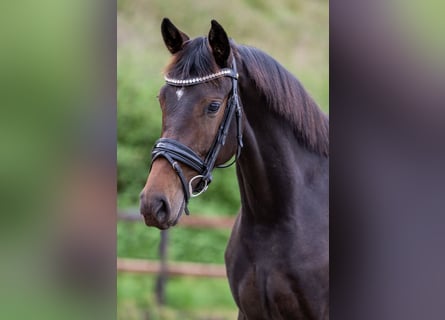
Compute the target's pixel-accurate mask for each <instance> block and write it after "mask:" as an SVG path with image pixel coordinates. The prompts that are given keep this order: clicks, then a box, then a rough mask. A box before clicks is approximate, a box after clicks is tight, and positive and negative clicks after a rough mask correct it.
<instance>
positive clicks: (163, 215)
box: [154, 198, 169, 223]
mask: <svg viewBox="0 0 445 320" xmlns="http://www.w3.org/2000/svg"><path fill="white" fill-rule="evenodd" d="M154 209H155V210H154V214H155V216H156V220H158V222H159V223H164V222H166V220H167V219H168V216H169V207H168V204H167V201H166V200H165V199H164V198H159V199H157V203H156V206H154Z"/></svg>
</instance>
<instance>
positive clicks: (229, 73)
mask: <svg viewBox="0 0 445 320" xmlns="http://www.w3.org/2000/svg"><path fill="white" fill-rule="evenodd" d="M222 77H231V78H234V79H238V73H237V72H236V70H232V69H229V68H224V69H222V70H221V71H219V72H216V73H212V74H209V75H207V76H204V77H198V78H192V79H184V80H178V79H172V78H169V77H167V76H165V77H164V79H165V82H166V83H167V84H169V85H172V86H176V87H187V86H194V85H195V84H199V83H204V82H209V81H212V80H215V79H218V78H222Z"/></svg>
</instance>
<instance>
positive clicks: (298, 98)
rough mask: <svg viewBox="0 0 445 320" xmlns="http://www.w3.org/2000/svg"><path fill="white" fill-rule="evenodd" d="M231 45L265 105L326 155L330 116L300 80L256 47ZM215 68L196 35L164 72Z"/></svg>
mask: <svg viewBox="0 0 445 320" xmlns="http://www.w3.org/2000/svg"><path fill="white" fill-rule="evenodd" d="M231 47H232V49H233V52H234V54H235V57H237V58H239V59H238V60H241V63H242V64H244V66H245V68H244V69H245V70H246V72H247V77H248V78H249V79H250V80H252V81H253V83H254V84H255V86H256V89H257V90H258V91H259V92H260V94H262V95H263V96H264V97H265V99H266V101H267V106H268V108H269V109H270V110H271V111H272V112H275V113H276V114H278V115H279V116H281V117H282V118H283V120H284V121H286V122H288V123H289V124H290V125H291V126H292V127H293V128H294V132H295V134H296V137H297V139H298V141H299V142H300V143H301V144H302V145H303V146H305V147H306V148H308V149H309V150H311V151H313V152H316V153H318V154H320V155H323V156H326V157H327V156H329V118H328V117H327V116H326V115H325V114H324V113H323V112H322V111H321V110H320V108H319V107H318V105H317V104H316V103H315V101H314V100H313V99H312V97H311V96H310V95H309V94H308V92H307V91H306V90H305V89H304V88H303V86H302V85H301V83H300V81H299V80H298V79H297V78H296V77H294V76H293V75H292V74H291V73H290V72H289V71H287V70H286V69H285V68H284V67H283V66H282V65H281V64H280V63H278V62H277V61H276V60H275V59H274V58H272V57H271V56H269V55H268V54H266V53H264V52H263V51H261V50H259V49H256V48H253V47H249V46H244V45H237V44H235V42H234V41H231ZM218 70H219V67H218V66H217V65H216V63H215V61H214V59H213V57H212V55H211V53H210V48H209V46H208V42H207V38H205V37H199V38H195V39H193V40H191V41H188V42H186V43H185V44H184V48H183V50H181V51H179V52H178V53H176V54H175V55H174V56H173V59H172V61H171V62H170V63H169V65H168V66H167V68H166V70H165V73H166V74H168V75H169V76H170V77H175V78H179V79H187V78H190V77H203V76H206V75H208V74H209V73H213V72H217V71H218ZM215 83H216V84H217V83H218V82H217V81H215Z"/></svg>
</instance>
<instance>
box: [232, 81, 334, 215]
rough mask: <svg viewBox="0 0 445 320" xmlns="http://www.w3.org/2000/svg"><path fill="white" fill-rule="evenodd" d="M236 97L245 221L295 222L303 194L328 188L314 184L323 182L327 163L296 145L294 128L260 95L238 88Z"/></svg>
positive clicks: (241, 191) (325, 177) (238, 172)
mask: <svg viewBox="0 0 445 320" xmlns="http://www.w3.org/2000/svg"><path fill="white" fill-rule="evenodd" d="M240 95H241V100H242V103H243V111H244V124H243V125H244V129H243V133H244V136H243V142H244V147H243V149H242V153H241V156H240V158H239V160H238V162H237V175H238V181H239V187H240V194H241V204H242V212H243V215H244V216H246V217H248V218H252V219H254V220H255V221H257V222H259V221H264V222H267V223H269V222H270V221H271V220H274V221H278V220H280V219H286V218H289V217H295V214H296V212H299V211H300V210H298V208H299V207H301V206H302V205H303V203H302V202H303V199H304V197H305V194H307V193H309V192H313V191H314V190H309V188H311V189H313V188H316V189H317V188H321V189H325V188H326V186H327V184H325V183H322V185H320V186H319V185H316V186H314V181H326V179H327V172H328V165H327V164H328V161H327V159H326V158H325V157H324V156H321V155H318V154H316V153H314V152H312V151H309V150H307V149H306V148H305V147H304V146H302V145H300V144H299V142H298V140H297V135H296V133H295V130H294V128H293V127H292V125H291V124H290V123H289V122H288V121H286V120H285V119H283V118H282V117H281V116H279V115H277V114H275V113H274V112H271V111H270V108H269V107H268V106H267V104H266V103H267V102H265V100H263V99H261V97H260V95H259V94H258V93H255V92H254V90H243V88H242V87H241V88H240ZM320 177H322V178H320ZM316 184H317V183H316ZM315 192H317V190H316V191H315ZM321 192H325V190H323V191H321Z"/></svg>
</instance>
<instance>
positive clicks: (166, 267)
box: [117, 212, 235, 304]
mask: <svg viewBox="0 0 445 320" xmlns="http://www.w3.org/2000/svg"><path fill="white" fill-rule="evenodd" d="M118 219H119V220H123V221H128V222H140V223H143V219H142V216H141V215H140V214H139V213H137V212H119V213H118ZM234 222H235V218H234V217H204V216H199V215H193V216H188V217H186V218H185V219H181V220H180V222H179V223H178V226H179V227H181V226H182V227H187V228H207V229H228V228H232V226H233V223H234ZM167 247H168V230H163V231H161V241H160V243H159V261H153V260H145V259H129V258H117V271H118V272H130V273H143V274H157V281H156V288H155V294H156V299H157V301H158V303H160V304H164V303H165V286H166V282H167V278H168V277H169V276H193V277H211V278H225V277H226V269H225V266H224V265H216V264H208V263H191V262H169V261H168V260H167Z"/></svg>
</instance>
